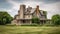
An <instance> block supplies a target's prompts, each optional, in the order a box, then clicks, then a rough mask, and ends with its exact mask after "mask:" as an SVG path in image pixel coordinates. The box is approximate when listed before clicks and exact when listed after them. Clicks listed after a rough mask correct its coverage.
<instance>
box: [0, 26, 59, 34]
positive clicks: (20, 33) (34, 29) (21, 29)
mask: <svg viewBox="0 0 60 34" xmlns="http://www.w3.org/2000/svg"><path fill="white" fill-rule="evenodd" d="M0 34H60V27H59V26H58V27H50V26H49V27H47V26H40V27H39V26H0Z"/></svg>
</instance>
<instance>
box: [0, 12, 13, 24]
mask: <svg viewBox="0 0 60 34" xmlns="http://www.w3.org/2000/svg"><path fill="white" fill-rule="evenodd" d="M11 20H12V17H11V16H10V15H9V14H8V13H7V12H5V11H0V25H5V24H8V23H11Z"/></svg>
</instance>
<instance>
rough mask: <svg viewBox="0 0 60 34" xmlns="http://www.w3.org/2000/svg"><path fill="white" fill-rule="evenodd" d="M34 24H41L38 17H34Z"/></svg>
mask: <svg viewBox="0 0 60 34" xmlns="http://www.w3.org/2000/svg"><path fill="white" fill-rule="evenodd" d="M32 23H36V24H39V23H40V19H39V18H38V17H33V18H32Z"/></svg>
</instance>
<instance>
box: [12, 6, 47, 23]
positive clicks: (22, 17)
mask: <svg viewBox="0 0 60 34" xmlns="http://www.w3.org/2000/svg"><path fill="white" fill-rule="evenodd" d="M45 12H46V11H43V10H40V9H39V5H37V6H36V8H32V7H30V6H28V8H26V5H20V8H19V10H18V14H17V15H15V16H14V19H13V21H12V24H32V20H31V19H32V17H38V18H39V19H40V23H45V22H46V20H47V13H45Z"/></svg>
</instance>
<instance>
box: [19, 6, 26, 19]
mask: <svg viewBox="0 0 60 34" xmlns="http://www.w3.org/2000/svg"><path fill="white" fill-rule="evenodd" d="M25 9H26V6H25V5H20V9H19V15H20V19H23V18H24V12H25Z"/></svg>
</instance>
